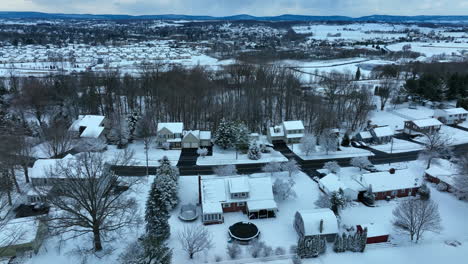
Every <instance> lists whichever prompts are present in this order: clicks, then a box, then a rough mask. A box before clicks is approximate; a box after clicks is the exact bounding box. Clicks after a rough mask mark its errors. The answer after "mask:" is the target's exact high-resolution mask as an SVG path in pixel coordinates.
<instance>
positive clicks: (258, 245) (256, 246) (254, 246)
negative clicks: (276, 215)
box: [248, 239, 265, 258]
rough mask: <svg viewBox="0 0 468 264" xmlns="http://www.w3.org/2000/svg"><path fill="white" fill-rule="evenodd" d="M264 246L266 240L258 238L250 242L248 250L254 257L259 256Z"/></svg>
mask: <svg viewBox="0 0 468 264" xmlns="http://www.w3.org/2000/svg"><path fill="white" fill-rule="evenodd" d="M264 248H265V242H263V241H259V240H258V239H256V240H253V241H252V242H251V243H250V245H249V248H248V251H249V253H250V255H251V256H252V257H253V258H258V257H260V255H261V254H262V251H263V249H264Z"/></svg>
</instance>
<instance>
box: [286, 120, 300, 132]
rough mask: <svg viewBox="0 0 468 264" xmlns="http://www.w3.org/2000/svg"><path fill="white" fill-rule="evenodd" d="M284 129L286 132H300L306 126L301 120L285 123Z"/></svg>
mask: <svg viewBox="0 0 468 264" xmlns="http://www.w3.org/2000/svg"><path fill="white" fill-rule="evenodd" d="M283 126H284V129H286V130H298V129H304V124H303V123H302V121H300V120H296V121H284V122H283Z"/></svg>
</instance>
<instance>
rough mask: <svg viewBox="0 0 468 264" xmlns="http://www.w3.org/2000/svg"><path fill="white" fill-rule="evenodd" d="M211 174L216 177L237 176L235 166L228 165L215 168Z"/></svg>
mask: <svg viewBox="0 0 468 264" xmlns="http://www.w3.org/2000/svg"><path fill="white" fill-rule="evenodd" d="M213 172H214V173H215V174H216V175H218V176H231V175H236V174H237V169H236V166H235V165H232V164H229V165H224V166H217V167H215V168H214V169H213Z"/></svg>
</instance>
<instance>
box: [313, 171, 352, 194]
mask: <svg viewBox="0 0 468 264" xmlns="http://www.w3.org/2000/svg"><path fill="white" fill-rule="evenodd" d="M319 185H320V187H321V188H322V189H323V191H325V192H326V193H328V194H329V193H332V192H335V191H338V190H339V189H340V188H341V189H343V190H344V189H345V188H346V186H345V185H344V183H343V182H342V181H339V179H338V177H337V176H336V174H333V173H330V174H327V175H326V176H325V177H323V178H321V179H320V180H319Z"/></svg>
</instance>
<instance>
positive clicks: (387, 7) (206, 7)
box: [0, 0, 468, 17]
mask: <svg viewBox="0 0 468 264" xmlns="http://www.w3.org/2000/svg"><path fill="white" fill-rule="evenodd" d="M0 3H1V5H0V11H39V12H48V13H90V14H130V15H157V14H186V15H212V16H227V15H235V14H250V15H256V16H274V15H281V14H299V15H325V16H328V15H346V16H353V17H356V16H365V15H373V14H383V15H468V0H0Z"/></svg>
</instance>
